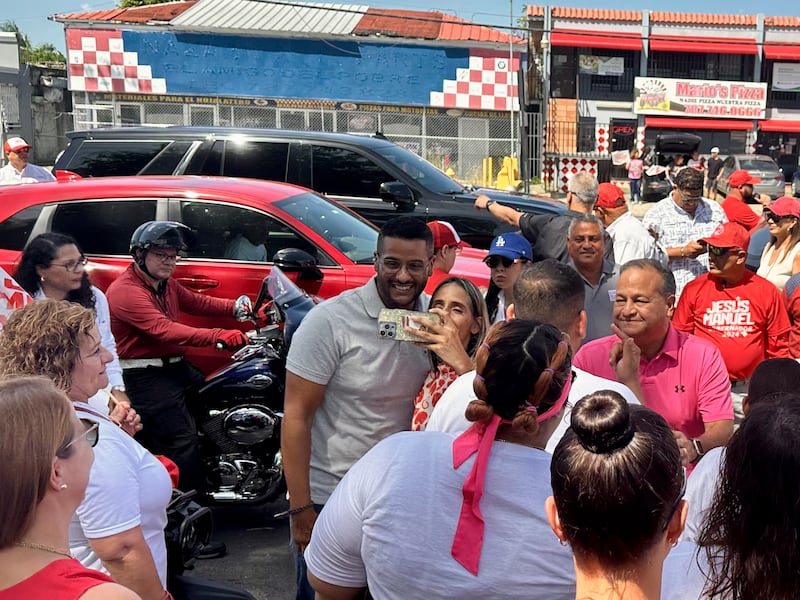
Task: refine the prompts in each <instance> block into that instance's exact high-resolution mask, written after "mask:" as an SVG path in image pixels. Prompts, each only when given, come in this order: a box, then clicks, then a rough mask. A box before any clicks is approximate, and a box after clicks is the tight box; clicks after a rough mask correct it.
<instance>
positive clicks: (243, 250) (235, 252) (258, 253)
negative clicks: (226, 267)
mask: <svg viewBox="0 0 800 600" xmlns="http://www.w3.org/2000/svg"><path fill="white" fill-rule="evenodd" d="M225 258H231V259H234V260H246V261H250V262H267V249H266V248H265V247H264V244H254V243H253V242H251V241H250V240H248V239H247V238H246V237H244V236H243V235H241V234H239V235H237V236H236V237H235V238H233V239H232V240H231V241H230V242H228V245H227V246H226V248H225Z"/></svg>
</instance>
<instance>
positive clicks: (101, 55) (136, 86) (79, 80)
mask: <svg viewBox="0 0 800 600" xmlns="http://www.w3.org/2000/svg"><path fill="white" fill-rule="evenodd" d="M67 54H68V58H67V61H68V65H69V87H70V90H72V91H80V92H117V93H133V94H136V93H142V94H166V93H167V80H166V79H163V78H159V77H155V78H154V77H153V73H152V70H151V68H150V65H140V64H139V56H138V53H137V52H126V51H125V47H124V45H123V41H122V32H121V31H118V30H87V29H67Z"/></svg>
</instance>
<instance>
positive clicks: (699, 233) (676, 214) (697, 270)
mask: <svg viewBox="0 0 800 600" xmlns="http://www.w3.org/2000/svg"><path fill="white" fill-rule="evenodd" d="M727 222H728V217H726V216H725V213H724V212H723V210H722V208H721V207H720V205H719V204H717V203H716V202H714V201H712V200H707V199H706V198H703V199H702V200H701V201H700V203H699V204H698V206H697V210H696V211H695V213H694V215H690V214H689V213H687V212H686V211H685V210H683V209H682V208H680V207H679V206H678V205H677V204H675V201H674V200H673V199H672V195H671V194H670V195H669V196H667V197H666V198H664V199H663V200H661V201H660V202H658V203H657V204H656V205H655V206H654V207H653V208H651V209H650V210H649V211H647V214H646V215H645V216H644V218H643V219H642V224H643V225H644V226H645V228H647V229H652V230H654V231H656V232H657V233H658V241H659V242H660V243H661V244H662V245H663V246H664V247H665V248H676V247H681V246H685V245H686V244H688V243H689V242H695V241H697V240H700V239H702V238H705V237H708V236H710V235H711V234H712V233H714V230H715V229H716V228H717V227H718V226H719V225H720V224H722V223H727ZM669 268H670V269H671V270H672V273H673V275H675V283H676V284H677V288H678V289H677V294H676V295H677V296H678V297H680V295H681V293H682V292H683V288H684V287H686V284H687V283H689V282H690V281H691V280H692V279H694V278H695V277H697V276H698V275H702V274H703V273H706V272H707V271H708V254H701V255H700V256H698V257H697V258H688V257H687V258H671V259H670V260H669Z"/></svg>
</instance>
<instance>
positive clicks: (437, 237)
mask: <svg viewBox="0 0 800 600" xmlns="http://www.w3.org/2000/svg"><path fill="white" fill-rule="evenodd" d="M428 229H430V230H431V233H433V247H434V248H436V249H437V250H438V249H439V248H444V247H445V246H458V247H459V248H470V247H471V246H470V245H469V244H468V243H467V242H465V241H464V240H462V239H461V238H460V237H459V236H458V233H456V230H455V228H454V227H453V226H452V225H450V223H448V222H447V221H430V222H429V223H428Z"/></svg>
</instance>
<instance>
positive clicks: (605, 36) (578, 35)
mask: <svg viewBox="0 0 800 600" xmlns="http://www.w3.org/2000/svg"><path fill="white" fill-rule="evenodd" d="M550 45H551V46H571V47H575V48H608V49H610V50H636V51H638V52H641V51H642V36H641V35H640V34H638V33H629V32H619V33H616V32H605V31H585V30H583V31H581V30H575V29H554V30H553V31H552V33H551V34H550Z"/></svg>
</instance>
